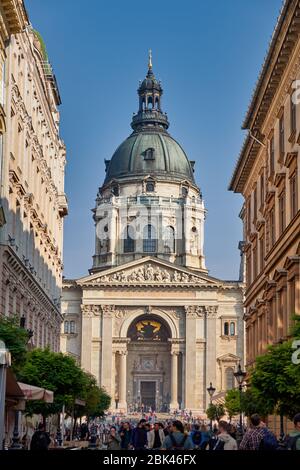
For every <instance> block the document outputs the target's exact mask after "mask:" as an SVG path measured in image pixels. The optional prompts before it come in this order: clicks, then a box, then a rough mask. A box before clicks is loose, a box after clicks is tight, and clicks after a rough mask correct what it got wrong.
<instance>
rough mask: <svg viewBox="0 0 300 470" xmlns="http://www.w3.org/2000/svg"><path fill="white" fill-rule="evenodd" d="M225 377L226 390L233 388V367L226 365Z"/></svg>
mask: <svg viewBox="0 0 300 470" xmlns="http://www.w3.org/2000/svg"><path fill="white" fill-rule="evenodd" d="M225 379H226V390H231V389H232V388H234V375H233V369H232V368H231V367H228V368H227V369H226V371H225Z"/></svg>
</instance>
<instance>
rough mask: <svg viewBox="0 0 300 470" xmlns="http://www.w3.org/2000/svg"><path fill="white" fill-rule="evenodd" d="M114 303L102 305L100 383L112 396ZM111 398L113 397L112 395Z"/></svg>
mask: <svg viewBox="0 0 300 470" xmlns="http://www.w3.org/2000/svg"><path fill="white" fill-rule="evenodd" d="M114 308H115V307H114V305H102V350H101V381H100V384H101V386H102V387H104V388H105V390H106V392H107V393H108V394H109V395H110V396H112V390H111V385H112V383H111V382H112V380H111V374H112V317H113V312H114ZM112 398H113V397H112Z"/></svg>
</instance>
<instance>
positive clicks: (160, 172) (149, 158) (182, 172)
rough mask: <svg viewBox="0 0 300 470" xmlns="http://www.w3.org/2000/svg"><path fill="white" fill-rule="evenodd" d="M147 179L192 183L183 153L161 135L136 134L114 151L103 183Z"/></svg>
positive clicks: (172, 142) (166, 135)
mask: <svg viewBox="0 0 300 470" xmlns="http://www.w3.org/2000/svg"><path fill="white" fill-rule="evenodd" d="M146 175H151V176H158V177H164V178H166V179H168V180H170V179H175V180H183V179H188V180H189V181H191V182H192V183H194V177H193V170H192V166H191V164H190V162H189V160H188V158H187V156H186V154H185V153H184V151H183V149H182V148H181V147H180V145H179V144H178V143H177V142H176V140H174V139H173V138H172V137H171V136H170V135H168V134H167V133H162V132H157V133H155V132H149V133H147V132H145V131H143V132H139V133H138V132H135V133H133V134H132V135H131V136H130V137H128V138H127V139H126V140H125V141H124V142H123V143H122V144H121V145H120V146H119V147H118V148H117V150H116V151H115V153H114V155H113V157H112V159H111V161H110V163H109V166H108V170H107V175H106V179H105V182H106V183H107V182H108V181H110V180H112V179H119V178H126V177H127V178H128V176H130V177H133V176H142V177H143V176H146Z"/></svg>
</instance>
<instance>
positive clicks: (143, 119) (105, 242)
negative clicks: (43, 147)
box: [90, 51, 207, 273]
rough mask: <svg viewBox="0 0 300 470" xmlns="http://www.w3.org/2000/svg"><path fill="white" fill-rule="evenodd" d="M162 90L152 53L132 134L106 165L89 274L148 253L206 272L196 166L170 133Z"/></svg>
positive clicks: (200, 199)
mask: <svg viewBox="0 0 300 470" xmlns="http://www.w3.org/2000/svg"><path fill="white" fill-rule="evenodd" d="M162 93H163V90H162V86H161V83H160V81H158V80H157V79H156V77H155V75H154V72H153V67H152V54H151V51H150V53H149V62H148V71H147V74H146V77H145V79H144V80H143V81H142V82H141V83H140V85H139V88H138V96H139V109H138V112H137V113H136V114H134V116H133V119H132V123H131V126H132V128H133V132H132V134H131V135H130V136H129V137H128V138H127V139H126V140H125V141H124V142H123V143H122V144H121V145H120V146H119V147H118V148H117V150H116V151H115V153H114V154H113V156H112V158H111V159H110V160H105V166H106V177H105V181H104V184H103V186H102V187H101V188H100V189H99V192H98V195H97V199H96V207H95V209H94V220H95V224H96V243H95V255H94V257H93V267H92V269H91V270H90V272H91V273H93V272H96V271H99V270H103V269H107V268H109V267H112V266H118V265H121V264H123V263H126V262H129V261H133V260H135V259H139V258H141V257H144V256H149V255H150V256H153V257H158V258H161V259H165V260H167V261H170V262H172V263H175V264H177V265H179V266H184V267H187V268H191V269H194V270H198V271H202V272H207V270H206V267H205V259H204V250H203V243H204V220H205V212H206V211H205V208H204V202H203V200H202V195H201V191H200V189H199V187H198V186H197V185H196V183H195V180H194V162H193V161H190V160H189V159H188V157H187V155H186V153H185V152H184V150H183V149H182V147H181V146H180V144H179V143H178V142H177V141H176V140H175V139H173V137H171V136H170V134H169V133H168V130H167V129H168V127H169V122H168V118H167V115H166V114H165V113H163V111H162V107H161V106H162V104H161V97H162Z"/></svg>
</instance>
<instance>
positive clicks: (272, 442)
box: [258, 422, 278, 450]
mask: <svg viewBox="0 0 300 470" xmlns="http://www.w3.org/2000/svg"><path fill="white" fill-rule="evenodd" d="M260 425H261V427H262V429H263V438H262V440H261V441H260V444H259V448H258V450H277V449H278V441H277V439H276V436H275V434H273V433H272V432H271V431H270V430H269V429H268V428H267V426H266V425H265V423H263V422H261V423H260Z"/></svg>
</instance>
